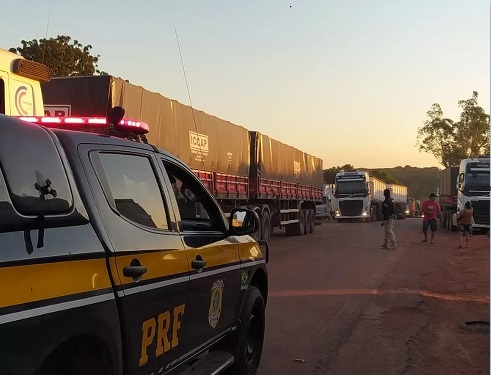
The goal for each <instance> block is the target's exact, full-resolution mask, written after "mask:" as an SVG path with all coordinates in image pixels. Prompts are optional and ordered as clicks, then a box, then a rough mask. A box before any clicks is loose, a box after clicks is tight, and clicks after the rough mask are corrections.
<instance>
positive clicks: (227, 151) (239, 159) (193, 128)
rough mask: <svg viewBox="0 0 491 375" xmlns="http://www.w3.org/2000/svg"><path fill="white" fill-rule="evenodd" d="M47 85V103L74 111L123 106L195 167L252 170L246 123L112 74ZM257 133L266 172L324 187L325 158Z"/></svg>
mask: <svg viewBox="0 0 491 375" xmlns="http://www.w3.org/2000/svg"><path fill="white" fill-rule="evenodd" d="M42 90H43V96H44V101H45V105H47V106H53V105H54V106H58V105H60V106H63V105H69V106H70V108H71V115H72V116H101V117H105V116H106V113H107V110H108V109H109V108H111V107H113V106H116V105H119V106H121V107H123V108H124V109H125V111H126V113H125V117H127V118H133V119H138V120H141V121H144V122H146V123H147V124H148V125H149V127H150V132H149V134H148V135H147V138H148V140H149V142H150V143H152V144H154V145H156V146H157V147H159V148H161V149H163V150H165V151H168V152H170V153H171V154H174V155H176V156H177V157H178V158H179V159H181V160H182V161H183V162H185V163H186V164H187V165H189V166H190V167H191V168H192V169H199V170H204V171H210V172H218V173H224V174H231V175H238V176H242V177H247V176H248V175H249V157H250V153H249V152H250V151H249V131H248V130H247V129H246V128H244V127H241V126H238V125H234V124H232V123H231V122H228V121H225V120H221V119H219V118H217V117H215V116H212V115H208V114H206V113H205V112H202V111H198V110H193V109H192V108H191V107H190V106H187V105H184V104H181V103H179V102H177V101H175V100H172V99H168V98H166V97H163V96H162V95H160V94H158V93H154V92H151V91H148V90H146V89H144V88H143V87H141V86H136V85H133V84H131V83H129V82H127V81H124V80H123V79H121V78H116V77H112V76H91V77H68V78H54V79H52V80H51V81H50V82H48V83H46V84H44V85H43V86H42ZM193 112H194V113H193ZM193 114H194V116H193ZM258 134H259V135H260V137H259V140H258V143H259V146H260V147H259V150H257V151H258V152H259V154H260V155H259V159H258V160H259V161H260V162H261V164H260V166H259V167H260V170H261V173H262V175H261V177H264V178H268V179H273V180H281V181H288V182H295V183H300V184H302V185H312V186H319V187H322V185H323V172H322V160H321V159H318V158H316V157H314V156H312V155H309V154H306V153H304V152H302V151H300V150H298V149H296V148H294V147H292V146H289V145H286V144H284V143H281V142H279V141H277V140H275V139H272V138H271V137H268V136H267V135H261V134H260V133H258Z"/></svg>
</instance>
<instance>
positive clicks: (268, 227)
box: [263, 218, 271, 240]
mask: <svg viewBox="0 0 491 375" xmlns="http://www.w3.org/2000/svg"><path fill="white" fill-rule="evenodd" d="M270 236H271V223H270V221H269V218H268V219H266V220H264V228H263V238H264V239H265V240H269V237H270Z"/></svg>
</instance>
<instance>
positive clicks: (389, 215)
mask: <svg viewBox="0 0 491 375" xmlns="http://www.w3.org/2000/svg"><path fill="white" fill-rule="evenodd" d="M384 197H385V200H384V201H383V202H382V215H383V216H384V221H383V222H382V226H384V227H385V232H384V243H383V244H382V245H381V246H380V247H381V248H383V249H395V248H396V247H397V244H396V236H395V235H394V230H393V229H394V220H395V216H394V201H393V199H392V198H391V197H390V190H389V189H385V190H384Z"/></svg>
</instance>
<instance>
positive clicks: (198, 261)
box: [191, 255, 206, 270]
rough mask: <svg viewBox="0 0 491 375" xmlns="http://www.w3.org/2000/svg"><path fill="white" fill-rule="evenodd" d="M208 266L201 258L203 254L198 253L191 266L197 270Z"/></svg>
mask: <svg viewBox="0 0 491 375" xmlns="http://www.w3.org/2000/svg"><path fill="white" fill-rule="evenodd" d="M205 266H206V262H205V261H204V260H203V258H201V255H196V259H195V260H193V261H192V262H191V267H193V268H194V269H195V270H200V269H202V268H204V267H205Z"/></svg>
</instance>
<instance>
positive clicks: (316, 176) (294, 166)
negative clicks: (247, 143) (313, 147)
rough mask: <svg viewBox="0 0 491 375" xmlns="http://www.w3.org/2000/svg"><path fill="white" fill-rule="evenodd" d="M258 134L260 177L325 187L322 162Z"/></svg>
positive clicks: (257, 154) (257, 153)
mask: <svg viewBox="0 0 491 375" xmlns="http://www.w3.org/2000/svg"><path fill="white" fill-rule="evenodd" d="M253 133H255V134H257V138H258V139H257V143H256V144H257V150H256V158H257V160H258V169H259V171H260V172H259V173H260V177H262V178H266V179H270V180H280V181H287V182H294V183H299V184H302V185H309V186H319V187H322V185H323V183H324V182H323V172H322V160H321V159H318V158H316V157H315V156H312V155H309V154H306V153H304V152H302V151H300V150H298V149H296V148H295V147H292V146H289V145H287V144H284V143H282V142H279V141H277V140H275V139H273V138H271V137H269V136H267V135H265V134H261V133H259V132H253Z"/></svg>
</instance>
